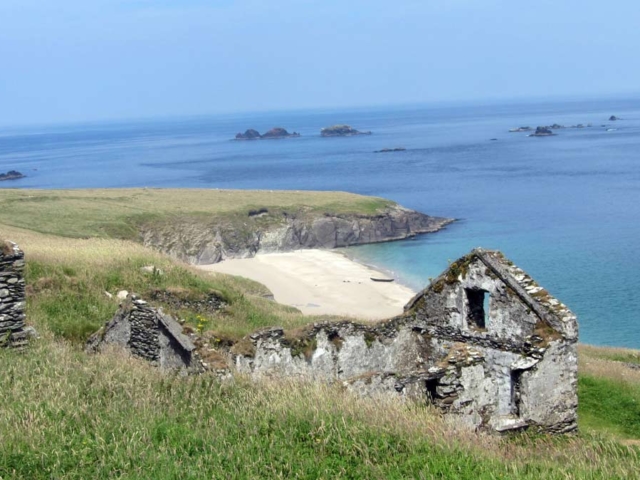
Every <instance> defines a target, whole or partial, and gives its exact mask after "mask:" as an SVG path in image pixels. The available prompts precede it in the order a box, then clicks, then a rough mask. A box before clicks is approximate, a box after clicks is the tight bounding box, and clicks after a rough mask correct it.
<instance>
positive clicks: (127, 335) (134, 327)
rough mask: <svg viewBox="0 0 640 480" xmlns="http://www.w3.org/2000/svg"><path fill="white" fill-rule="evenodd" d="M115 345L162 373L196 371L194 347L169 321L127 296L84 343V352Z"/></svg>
mask: <svg viewBox="0 0 640 480" xmlns="http://www.w3.org/2000/svg"><path fill="white" fill-rule="evenodd" d="M109 344H111V345H118V346H120V347H123V348H125V349H127V350H129V351H130V352H131V354H132V355H134V356H136V357H139V358H142V359H144V360H147V361H149V362H151V363H153V364H154V365H157V366H159V367H161V368H163V369H179V370H189V371H192V370H198V369H199V368H200V365H199V362H198V361H197V360H196V359H195V358H194V356H195V352H194V350H195V346H194V345H193V343H192V342H191V340H189V338H187V337H186V336H185V335H184V334H183V333H182V327H181V326H180V324H179V323H178V322H176V321H175V320H174V319H173V318H172V317H170V316H168V315H165V314H164V313H163V312H162V311H161V310H160V309H156V308H154V307H152V306H151V305H149V304H148V303H147V302H146V301H144V300H142V299H140V298H138V297H136V296H135V295H130V296H129V297H128V298H127V299H126V300H125V302H123V304H122V305H121V306H120V308H119V309H118V311H117V312H116V314H115V316H114V317H113V318H112V319H111V320H110V321H109V322H107V324H106V325H105V326H104V327H103V328H102V329H101V330H100V331H98V332H97V333H95V334H94V335H92V336H91V338H90V339H89V341H88V342H87V350H88V351H92V352H96V351H100V350H101V348H102V347H103V346H104V345H109Z"/></svg>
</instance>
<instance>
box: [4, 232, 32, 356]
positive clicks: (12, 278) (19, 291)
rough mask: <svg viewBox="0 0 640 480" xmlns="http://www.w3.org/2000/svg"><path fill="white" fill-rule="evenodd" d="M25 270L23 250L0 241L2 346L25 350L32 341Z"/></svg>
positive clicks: (12, 244)
mask: <svg viewBox="0 0 640 480" xmlns="http://www.w3.org/2000/svg"><path fill="white" fill-rule="evenodd" d="M23 268H24V253H23V252H22V250H20V248H19V247H18V246H17V245H16V244H15V243H12V242H5V241H3V240H0V279H1V281H0V336H1V337H2V339H1V341H0V346H8V347H13V348H23V347H25V346H26V345H27V342H28V338H29V335H27V334H26V333H25V314H24V310H25V288H24V280H23V278H22V270H23Z"/></svg>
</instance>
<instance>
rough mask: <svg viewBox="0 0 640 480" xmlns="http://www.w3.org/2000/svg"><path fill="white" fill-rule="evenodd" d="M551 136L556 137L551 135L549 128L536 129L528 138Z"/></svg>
mask: <svg viewBox="0 0 640 480" xmlns="http://www.w3.org/2000/svg"><path fill="white" fill-rule="evenodd" d="M553 135H556V134H555V133H553V132H552V131H551V129H550V128H549V127H538V128H536V131H535V132H534V133H532V134H531V135H529V136H530V137H551V136H553Z"/></svg>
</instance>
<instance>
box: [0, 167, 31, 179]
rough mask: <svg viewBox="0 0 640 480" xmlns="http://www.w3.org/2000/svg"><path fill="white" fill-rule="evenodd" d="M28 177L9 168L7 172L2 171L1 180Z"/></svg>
mask: <svg viewBox="0 0 640 480" xmlns="http://www.w3.org/2000/svg"><path fill="white" fill-rule="evenodd" d="M24 177H26V175H23V174H22V173H20V172H18V171H16V170H9V171H8V172H7V173H0V181H2V180H19V179H21V178H24Z"/></svg>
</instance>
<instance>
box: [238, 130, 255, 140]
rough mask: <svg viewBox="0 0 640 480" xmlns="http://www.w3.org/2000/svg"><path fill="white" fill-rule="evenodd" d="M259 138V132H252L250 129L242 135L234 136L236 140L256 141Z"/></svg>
mask: <svg viewBox="0 0 640 480" xmlns="http://www.w3.org/2000/svg"><path fill="white" fill-rule="evenodd" d="M260 137H261V136H260V132H258V131H257V130H254V129H252V128H250V129H249V130H247V131H245V132H244V133H238V134H236V140H257V139H259V138H260Z"/></svg>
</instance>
